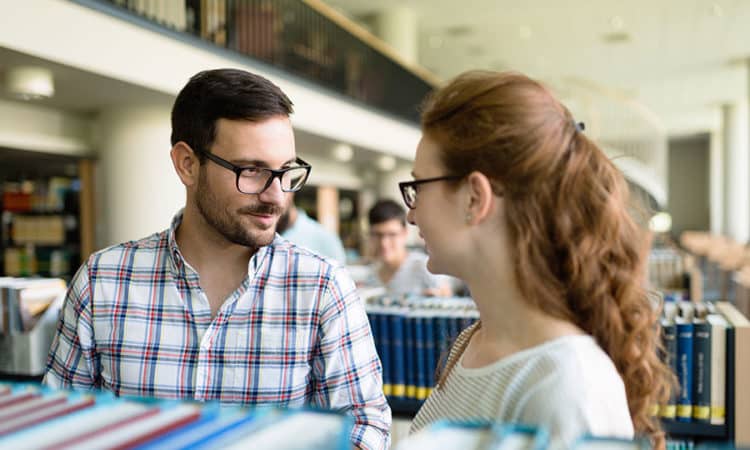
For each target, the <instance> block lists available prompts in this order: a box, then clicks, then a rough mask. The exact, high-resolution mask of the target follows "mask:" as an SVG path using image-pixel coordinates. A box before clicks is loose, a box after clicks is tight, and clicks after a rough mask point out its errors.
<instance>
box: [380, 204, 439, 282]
mask: <svg viewBox="0 0 750 450" xmlns="http://www.w3.org/2000/svg"><path fill="white" fill-rule="evenodd" d="M367 218H368V221H369V224H370V247H371V249H372V253H373V257H374V258H375V261H376V262H375V264H374V265H373V267H372V269H373V273H372V276H371V280H370V281H369V282H368V284H370V285H375V286H377V285H382V286H384V287H385V288H386V291H387V294H388V295H393V296H408V295H422V296H439V297H447V296H450V295H452V293H453V289H452V286H451V278H450V277H446V276H442V275H434V274H432V273H430V272H429V271H428V270H427V255H426V254H424V253H422V252H419V251H414V250H409V249H408V248H407V246H406V241H407V237H408V230H407V229H406V211H405V210H404V207H403V206H401V205H400V204H399V203H397V202H395V201H393V200H379V201H377V202H376V203H375V205H374V206H373V207H372V208H371V209H370V211H369V213H368V215H367Z"/></svg>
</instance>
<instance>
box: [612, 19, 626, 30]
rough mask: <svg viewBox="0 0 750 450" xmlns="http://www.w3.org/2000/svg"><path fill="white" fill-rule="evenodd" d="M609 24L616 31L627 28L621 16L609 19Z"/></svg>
mask: <svg viewBox="0 0 750 450" xmlns="http://www.w3.org/2000/svg"><path fill="white" fill-rule="evenodd" d="M609 24H610V25H612V28H613V29H615V30H622V27H623V26H625V21H624V20H622V17H620V16H612V18H611V19H609Z"/></svg>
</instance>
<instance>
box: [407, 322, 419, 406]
mask: <svg viewBox="0 0 750 450" xmlns="http://www.w3.org/2000/svg"><path fill="white" fill-rule="evenodd" d="M404 350H405V352H404V353H405V355H404V370H405V371H406V397H407V398H417V373H416V372H417V370H416V368H417V364H416V360H417V358H416V353H417V349H416V345H415V342H414V316H412V315H407V316H406V317H404Z"/></svg>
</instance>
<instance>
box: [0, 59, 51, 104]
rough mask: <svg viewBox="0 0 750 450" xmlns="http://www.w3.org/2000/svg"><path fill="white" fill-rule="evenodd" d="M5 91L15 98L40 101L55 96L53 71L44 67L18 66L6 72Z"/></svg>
mask: <svg viewBox="0 0 750 450" xmlns="http://www.w3.org/2000/svg"><path fill="white" fill-rule="evenodd" d="M5 89H6V90H7V91H8V93H9V94H10V95H12V96H13V97H17V98H20V99H23V100H38V99H42V98H49V97H52V96H53V95H55V83H54V79H53V76H52V71H51V70H49V69H45V68H44V67H36V66H18V67H11V68H9V69H8V70H7V71H6V72H5Z"/></svg>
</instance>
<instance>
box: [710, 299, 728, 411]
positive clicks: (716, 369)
mask: <svg viewBox="0 0 750 450" xmlns="http://www.w3.org/2000/svg"><path fill="white" fill-rule="evenodd" d="M706 321H707V322H708V323H709V324H711V419H710V422H711V423H712V424H713V425H724V424H725V423H726V405H725V403H726V366H727V328H729V323H728V322H727V321H726V319H724V317H723V316H722V315H721V314H709V315H708V316H707V317H706Z"/></svg>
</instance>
